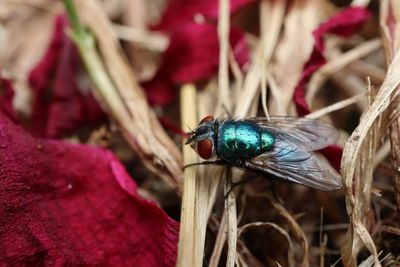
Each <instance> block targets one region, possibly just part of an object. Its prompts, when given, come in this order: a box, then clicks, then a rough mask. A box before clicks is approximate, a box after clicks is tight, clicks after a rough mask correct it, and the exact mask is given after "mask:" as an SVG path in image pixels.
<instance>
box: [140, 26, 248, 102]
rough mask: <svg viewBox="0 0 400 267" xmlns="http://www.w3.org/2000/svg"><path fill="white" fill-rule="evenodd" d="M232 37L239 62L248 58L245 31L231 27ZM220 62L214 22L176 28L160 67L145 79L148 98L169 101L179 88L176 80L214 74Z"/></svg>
mask: <svg viewBox="0 0 400 267" xmlns="http://www.w3.org/2000/svg"><path fill="white" fill-rule="evenodd" d="M229 39H230V40H229V41H230V44H231V46H232V47H233V51H234V55H235V57H236V60H237V61H238V63H239V65H240V66H243V65H244V64H245V63H246V62H247V61H248V60H249V53H248V47H247V44H246V41H245V38H244V34H243V32H242V31H241V30H239V29H238V28H234V27H232V28H231V31H230V37H229ZM218 64H219V42H218V36H217V28H216V25H214V24H197V23H187V24H185V25H183V26H182V27H181V28H179V29H178V30H176V31H175V32H174V33H173V34H172V36H171V42H170V45H169V47H168V48H167V50H166V51H165V53H164V55H163V58H162V64H161V66H160V70H159V72H158V73H157V75H156V76H155V77H154V78H153V79H152V80H151V81H149V82H146V83H143V86H144V88H145V89H146V91H147V96H148V99H149V102H150V103H152V104H159V105H163V104H167V103H168V102H169V101H171V100H173V99H174V97H175V95H176V92H175V90H174V86H173V83H187V82H194V81H199V80H202V79H207V78H210V77H212V76H213V75H215V74H216V73H217V71H218Z"/></svg>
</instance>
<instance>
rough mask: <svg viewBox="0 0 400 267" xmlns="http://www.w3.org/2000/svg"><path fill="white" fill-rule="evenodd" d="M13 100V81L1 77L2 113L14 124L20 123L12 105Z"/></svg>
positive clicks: (0, 103)
mask: <svg viewBox="0 0 400 267" xmlns="http://www.w3.org/2000/svg"><path fill="white" fill-rule="evenodd" d="M13 98H14V88H13V86H12V84H11V81H10V80H8V79H4V78H3V77H2V76H1V75H0V111H3V112H4V113H5V114H6V115H7V116H8V117H9V118H10V119H12V120H13V121H14V122H18V116H17V114H16V113H15V111H14V108H13V105H12V101H13Z"/></svg>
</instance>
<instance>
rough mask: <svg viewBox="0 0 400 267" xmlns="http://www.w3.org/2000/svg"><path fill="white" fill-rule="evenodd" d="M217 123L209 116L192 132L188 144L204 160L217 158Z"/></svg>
mask: <svg viewBox="0 0 400 267" xmlns="http://www.w3.org/2000/svg"><path fill="white" fill-rule="evenodd" d="M217 123H218V122H217V121H216V120H215V119H214V117H213V116H207V117H205V118H203V119H202V120H201V121H200V124H199V126H197V128H196V129H194V131H192V132H190V133H189V134H190V138H189V139H188V140H187V141H186V144H190V145H191V146H192V148H193V149H194V150H195V151H196V152H197V154H198V155H199V156H200V157H201V158H203V159H210V158H212V157H214V156H215V149H214V148H215V144H214V136H215V135H216V134H217V133H216V132H217V129H216V126H217Z"/></svg>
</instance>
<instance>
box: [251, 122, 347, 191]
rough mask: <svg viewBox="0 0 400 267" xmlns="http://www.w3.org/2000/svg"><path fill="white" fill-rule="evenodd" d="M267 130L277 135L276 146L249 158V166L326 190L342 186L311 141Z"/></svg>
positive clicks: (335, 173)
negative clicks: (310, 146) (316, 152)
mask: <svg viewBox="0 0 400 267" xmlns="http://www.w3.org/2000/svg"><path fill="white" fill-rule="evenodd" d="M268 130H269V131H270V132H271V133H272V134H273V135H274V136H275V144H274V148H273V149H272V150H271V151H267V152H265V153H263V154H261V155H259V156H257V157H254V158H252V159H249V160H247V161H246V162H245V163H244V166H245V168H246V169H248V170H252V171H254V172H257V173H261V174H272V175H273V176H275V177H276V178H279V179H283V180H285V181H289V182H293V183H297V184H302V185H305V186H308V187H311V188H316V189H320V190H324V191H331V190H336V189H340V188H341V187H342V183H341V179H340V175H339V174H338V173H337V172H336V171H335V170H334V169H333V168H332V167H331V166H329V164H328V163H326V164H323V162H321V161H320V160H319V159H318V158H317V156H316V155H315V154H314V153H313V152H312V151H311V150H310V149H309V147H308V143H307V144H306V143H304V142H303V141H302V140H301V139H298V138H297V136H296V135H292V134H291V133H287V132H285V131H282V130H280V129H276V128H272V127H268Z"/></svg>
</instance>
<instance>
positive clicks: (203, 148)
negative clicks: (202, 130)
mask: <svg viewBox="0 0 400 267" xmlns="http://www.w3.org/2000/svg"><path fill="white" fill-rule="evenodd" d="M212 146H213V143H212V141H211V139H204V140H201V141H200V142H198V143H197V147H196V148H197V153H198V154H199V156H200V157H201V158H202V159H209V158H211V156H212V150H213V147H212Z"/></svg>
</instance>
